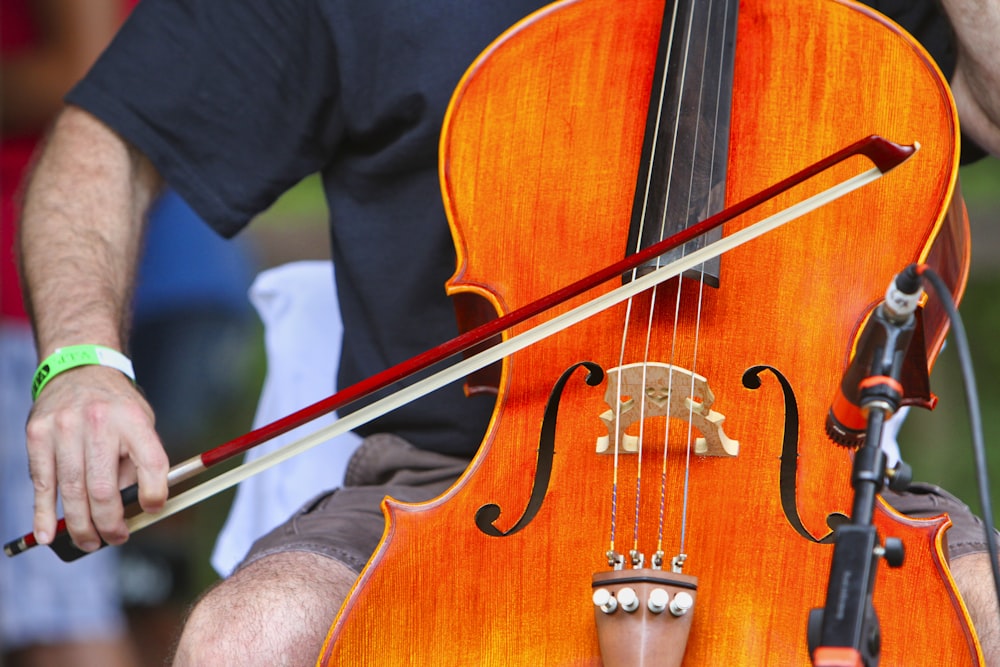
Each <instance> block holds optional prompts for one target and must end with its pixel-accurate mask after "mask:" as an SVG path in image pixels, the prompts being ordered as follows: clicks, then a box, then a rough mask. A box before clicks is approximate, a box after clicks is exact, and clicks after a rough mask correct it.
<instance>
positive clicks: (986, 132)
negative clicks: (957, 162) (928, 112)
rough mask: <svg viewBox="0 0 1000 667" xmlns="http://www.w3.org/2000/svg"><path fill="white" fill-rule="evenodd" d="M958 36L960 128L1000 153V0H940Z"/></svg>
mask: <svg viewBox="0 0 1000 667" xmlns="http://www.w3.org/2000/svg"><path fill="white" fill-rule="evenodd" d="M941 4H942V5H943V6H944V8H945V11H946V12H947V13H948V17H949V19H950V20H951V23H952V26H953V28H954V30H955V35H956V37H957V38H958V65H957V67H956V70H955V74H954V76H953V77H952V82H951V84H952V90H953V92H954V94H955V104H956V106H957V107H958V113H959V117H960V119H961V121H962V128H963V129H964V131H965V132H966V134H968V135H969V136H970V137H972V139H974V140H975V141H976V142H977V143H978V144H979V145H980V146H982V147H983V148H985V149H986V150H988V151H989V152H990V153H992V154H993V155H996V156H1000V0H942V2H941Z"/></svg>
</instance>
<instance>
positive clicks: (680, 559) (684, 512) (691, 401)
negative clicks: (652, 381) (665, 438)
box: [661, 0, 732, 568]
mask: <svg viewBox="0 0 1000 667" xmlns="http://www.w3.org/2000/svg"><path fill="white" fill-rule="evenodd" d="M730 7H732V4H729V3H727V4H725V5H724V7H723V12H722V17H723V22H722V34H723V35H724V34H726V29H727V28H728V25H729V20H730V11H729V9H730ZM713 8H714V0H713V2H712V3H710V4H709V10H708V11H709V13H710V14H711V12H712V9H713ZM710 22H711V21H706V24H705V28H706V39H705V41H704V44H705V50H704V51H703V56H702V78H701V81H700V86H699V95H698V111H699V113H698V117H699V118H701V117H702V115H703V111H704V110H703V106H702V105H703V104H704V101H705V96H704V94H703V91H704V87H705V84H706V78H705V76H706V75H705V73H706V72H707V67H706V63H707V61H708V49H709V44H710V40H709V39H708V34H709V32H710V30H709V24H710ZM719 50H720V51H722V52H724V51H725V41H724V40H719ZM718 55H719V61H720V62H721V61H722V58H723V56H724V53H719V54H718ZM721 89H722V77H721V76H717V77H716V90H715V93H716V95H715V108H714V109H713V110H712V111H713V121H714V122H713V123H712V124H711V126H710V127H712V128H714V131H713V132H712V136H711V140H712V147H711V150H710V151H709V160H708V162H709V174H708V184H709V190H708V194H707V196H706V204H710V203H711V185H712V183H714V176H715V155H716V151H717V150H718V136H719V132H718V128H719V116H720V113H721V111H722V109H721V100H722V95H721ZM706 115H707V114H706ZM700 128H701V123H698V124H697V125H696V129H695V133H696V138H695V141H694V145H695V146H697V143H698V141H697V134H698V132H699V131H700ZM691 178H692V181H691V184H690V190H689V202H690V194H691V191H692V190H693V188H694V182H693V179H694V171H693V170H692V172H691ZM720 280H721V276H720ZM698 282H699V284H698V298H697V300H696V303H697V313H696V315H695V333H694V350H693V354H692V359H691V368H690V371H691V376H690V377H691V382H690V391H689V393H688V419H687V423H688V429H687V430H688V434H687V443H686V452H685V460H684V492H683V506H682V508H681V529H680V545H679V548H680V552H679V554H678V556H677V559H676V560H675V563H677V565H678V568H679V567H680V566H681V565H683V563H684V561H685V560H686V559H687V554H686V551H685V543H686V539H687V528H688V518H689V517H688V508H689V500H690V474H691V448H692V445H693V443H694V411H695V403H696V401H695V373H697V366H698V351H699V349H700V346H699V341H700V336H701V314H702V306H703V304H704V291H705V265H704V264H701V265H700V267H699V281H698ZM675 326H676V325H675ZM664 456H666V449H664ZM661 502H665V500H661Z"/></svg>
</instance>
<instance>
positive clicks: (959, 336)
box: [919, 264, 1000, 604]
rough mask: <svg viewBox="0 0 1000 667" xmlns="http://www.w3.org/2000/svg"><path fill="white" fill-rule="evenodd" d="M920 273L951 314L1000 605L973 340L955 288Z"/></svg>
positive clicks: (924, 269)
mask: <svg viewBox="0 0 1000 667" xmlns="http://www.w3.org/2000/svg"><path fill="white" fill-rule="evenodd" d="M919 272H920V274H921V275H922V276H924V277H925V278H926V279H927V281H928V282H929V283H930V284H931V286H932V287H933V288H934V292H935V293H936V294H937V296H938V298H940V299H941V305H942V306H943V307H944V310H945V312H946V313H947V314H948V319H949V320H950V322H951V330H952V334H953V336H954V341H955V347H956V349H957V350H958V359H959V363H960V365H961V369H962V383H963V385H964V387H965V400H966V404H967V405H968V408H969V427H970V428H971V430H972V452H973V457H974V460H975V467H976V481H977V482H978V485H979V504H980V505H982V515H983V516H982V518H983V524H984V530H985V533H986V550H987V552H988V553H989V556H990V567H991V568H992V571H993V585H994V588H995V589H996V594H997V604H1000V563H998V558H997V541H996V533H995V531H994V529H993V526H994V523H993V505H992V503H991V502H990V488H989V486H990V480H989V474H988V470H987V468H986V447H985V444H984V438H983V420H982V416H981V415H980V412H979V392H978V390H977V389H976V377H975V373H974V372H973V369H972V355H971V353H970V352H969V340H968V338H967V337H966V335H965V326H964V325H963V324H962V318H961V316H959V314H958V308H956V307H955V301H954V299H952V297H951V290H949V289H948V286H947V285H946V284H945V282H944V280H942V279H941V276H939V275H938V274H937V273H936V272H935V271H934V270H933V269H931V268H930V267H929V266H927V265H926V264H925V265H922V266H921V267H920V268H919Z"/></svg>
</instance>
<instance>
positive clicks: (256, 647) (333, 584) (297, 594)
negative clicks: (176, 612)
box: [174, 551, 357, 667]
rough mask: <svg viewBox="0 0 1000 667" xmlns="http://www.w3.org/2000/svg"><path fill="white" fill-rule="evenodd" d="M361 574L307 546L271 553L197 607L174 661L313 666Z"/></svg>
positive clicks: (182, 665) (181, 664) (190, 665)
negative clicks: (343, 603)
mask: <svg viewBox="0 0 1000 667" xmlns="http://www.w3.org/2000/svg"><path fill="white" fill-rule="evenodd" d="M356 578H357V574H356V573H355V572H354V571H353V570H351V569H350V568H348V567H347V566H346V565H344V564H343V563H340V562H339V561H336V560H334V559H332V558H328V557H326V556H321V555H319V554H315V553H309V552H304V551H289V552H284V553H278V554H273V555H270V556H265V557H263V558H261V559H260V560H257V561H254V562H253V563H251V564H249V565H247V566H246V567H244V568H242V569H240V570H238V571H237V572H236V573H235V574H234V575H233V576H232V577H231V578H229V579H227V580H225V581H223V582H222V583H220V584H219V585H218V586H216V587H215V588H214V589H212V590H211V591H210V592H209V593H208V594H207V595H205V597H203V598H202V599H201V600H200V601H199V602H198V603H197V605H196V606H195V608H194V610H193V611H192V613H191V616H190V618H189V619H188V621H187V624H186V625H185V628H184V632H183V634H182V635H181V639H180V644H179V645H178V648H177V654H176V659H175V661H174V665H176V666H178V667H195V666H201V665H230V664H232V665H243V666H245V667H255V666H257V665H260V666H261V667H283V666H289V667H291V666H294V665H314V664H315V663H316V658H317V656H318V655H319V653H320V649H321V648H322V645H323V640H324V639H325V638H326V634H327V631H328V630H329V629H330V625H331V624H332V623H333V618H334V616H336V614H337V610H338V609H340V605H341V603H342V602H343V600H344V599H345V598H346V597H347V593H348V591H349V590H350V588H351V586H352V585H353V584H354V580H355V579H356Z"/></svg>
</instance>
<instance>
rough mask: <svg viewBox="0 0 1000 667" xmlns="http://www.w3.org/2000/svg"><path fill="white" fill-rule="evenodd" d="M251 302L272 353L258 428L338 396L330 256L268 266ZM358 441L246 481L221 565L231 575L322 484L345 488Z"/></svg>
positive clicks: (221, 545) (266, 448)
mask: <svg viewBox="0 0 1000 667" xmlns="http://www.w3.org/2000/svg"><path fill="white" fill-rule="evenodd" d="M250 301H251V302H252V303H253V305H254V307H255V308H256V309H257V312H258V313H259V314H260V318H261V321H262V322H263V324H264V347H265V351H266V357H267V373H266V375H265V378H264V386H263V388H262V390H261V396H260V400H259V402H258V405H257V412H256V415H255V416H254V428H257V427H259V426H263V425H264V424H268V423H270V422H273V421H275V420H276V419H280V418H281V417H284V416H286V415H288V414H291V413H292V412H295V411H296V410H300V409H301V408H304V407H306V406H308V405H311V404H313V403H315V402H316V401H319V400H321V399H323V398H326V397H327V396H330V395H331V394H333V392H334V384H335V380H336V377H337V366H338V363H339V352H340V340H341V336H342V333H343V327H342V324H341V320H340V308H339V306H338V304H337V299H336V295H335V291H334V278H333V265H332V264H331V263H330V262H329V261H303V262H293V263H291V264H286V265H284V266H279V267H276V268H274V269H269V270H267V271H264V272H262V273H261V274H260V275H259V276H257V278H256V280H255V281H254V283H253V285H251V287H250ZM334 420H335V416H334V415H333V414H330V415H324V416H322V417H319V418H317V419H315V420H313V421H311V422H309V423H308V424H305V425H303V426H300V427H299V428H297V429H294V430H292V431H290V432H289V433H286V434H284V435H282V436H280V437H278V438H275V439H274V440H272V441H271V442H269V443H266V444H263V445H261V446H259V447H256V448H254V449H252V450H251V451H250V452H248V453H247V460H253V459H255V458H258V457H260V456H262V455H263V454H265V453H267V452H270V451H273V450H274V449H277V448H279V447H280V446H281V445H283V444H285V443H287V442H291V441H292V440H295V439H298V438H301V437H303V436H305V435H308V434H309V433H312V432H313V431H315V430H316V429H318V428H320V427H321V426H325V425H327V424H330V423H332V422H333V421H334ZM359 442H360V439H359V438H358V436H356V435H354V434H353V433H347V434H344V435H342V436H338V437H337V438H334V439H333V440H331V441H330V442H326V443H324V444H322V445H319V446H318V447H314V448H312V449H310V450H308V451H306V452H303V453H302V454H299V455H298V456H295V457H292V458H291V459H289V460H287V461H284V462H282V463H280V464H278V465H277V466H275V467H273V468H271V469H269V470H266V471H264V472H262V473H260V474H258V475H255V476H254V477H251V478H250V479H247V480H245V481H243V482H242V483H241V484H240V485H239V487H238V488H237V490H236V497H235V499H234V500H233V505H232V507H231V508H230V511H229V516H228V518H227V519H226V523H225V525H224V526H223V528H222V532H221V533H220V534H219V538H218V540H217V541H216V543H215V549H214V551H213V553H212V566H213V567H214V568H215V570H216V571H217V572H218V573H219V574H220V575H221V576H228V575H229V574H230V573H231V572H232V571H233V569H234V568H235V567H236V565H238V564H239V562H240V561H241V560H242V559H243V557H244V556H245V555H246V552H247V550H248V549H249V548H250V546H251V545H252V544H253V542H254V540H256V539H257V538H258V537H260V536H261V535H263V534H265V533H266V532H268V531H270V530H271V529H272V528H274V527H275V526H277V525H278V524H280V523H282V522H283V521H285V520H286V519H287V518H288V517H289V516H291V514H292V513H293V512H294V511H295V510H297V509H298V508H299V507H300V506H302V504H304V503H306V502H307V501H309V500H310V499H311V498H313V497H314V496H316V495H317V494H319V493H320V492H322V491H323V490H326V489H331V488H334V487H337V486H339V485H340V484H341V482H342V481H343V478H344V470H345V468H346V466H347V460H348V459H349V458H350V456H351V454H353V453H354V450H355V449H356V448H357V446H358V444H359Z"/></svg>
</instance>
